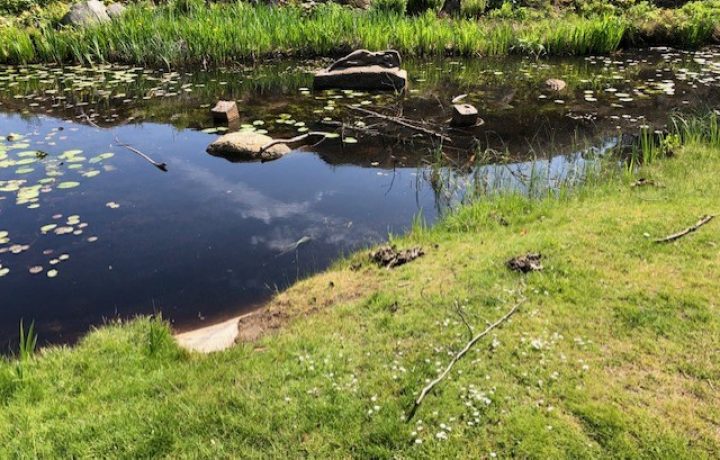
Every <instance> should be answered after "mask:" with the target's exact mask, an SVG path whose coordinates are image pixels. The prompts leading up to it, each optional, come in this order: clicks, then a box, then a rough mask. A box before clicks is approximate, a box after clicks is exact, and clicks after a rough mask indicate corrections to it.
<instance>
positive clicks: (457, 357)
mask: <svg viewBox="0 0 720 460" xmlns="http://www.w3.org/2000/svg"><path fill="white" fill-rule="evenodd" d="M523 302H525V298H524V297H523V298H521V299H520V301H519V302H518V303H516V304H515V305H514V306H513V307H512V308H511V309H510V311H508V312H507V313H505V314H504V315H503V316H502V317H501V318H500V319H499V320H497V321H495V322H494V323H492V324H491V325H489V326H488V327H487V328H486V329H485V330H484V331H482V332H481V333H479V334H478V335H476V336H475V337H473V338H472V339H471V340H470V341H469V342H468V343H467V344H466V345H465V347H463V349H462V350H460V351H459V352H458V353H457V354H456V355H455V356H454V357H453V359H452V360H450V364H448V366H447V367H446V368H445V370H444V371H443V373H442V374H440V375H439V376H438V377H437V378H436V379H435V380H433V381H432V382H430V383H429V384H428V385H427V386H426V387H425V388H423V389H422V391H421V392H420V396H418V398H417V399H416V400H415V403H414V404H413V406H412V407H411V408H410V411H409V412H408V414H407V417H406V418H405V421H407V422H409V421H410V420H412V418H413V417H414V416H415V412H416V411H417V409H418V407H420V404H422V402H423V400H424V399H425V397H426V396H427V395H428V394H429V393H430V392H431V391H432V389H433V388H435V385H437V384H438V383H440V382H441V381H442V380H443V379H444V378H445V377H447V375H448V374H449V373H450V371H451V370H452V368H453V366H454V365H455V363H457V362H458V361H459V360H460V358H462V357H463V356H465V354H466V353H467V352H468V351H470V349H471V348H472V347H473V346H474V345H475V344H476V343H477V342H478V341H479V340H480V339H482V338H483V337H485V336H486V335H487V334H488V333H489V332H490V331H492V330H493V329H495V328H496V327H498V326H500V325H501V324H502V323H504V322H505V321H507V320H508V318H510V317H511V316H512V315H514V314H515V312H516V311H517V310H518V308H520V305H522V303H523Z"/></svg>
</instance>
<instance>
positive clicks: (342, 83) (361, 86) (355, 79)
mask: <svg viewBox="0 0 720 460" xmlns="http://www.w3.org/2000/svg"><path fill="white" fill-rule="evenodd" d="M406 84H407V72H406V71H404V70H400V69H397V68H396V69H390V68H387V67H380V66H378V65H372V66H367V67H348V68H345V69H338V70H321V71H320V72H318V73H316V74H315V80H314V83H313V86H314V87H315V89H331V88H336V89H357V90H370V89H379V90H390V91H401V90H403V89H404V88H405V85H406Z"/></svg>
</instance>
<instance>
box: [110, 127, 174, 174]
mask: <svg viewBox="0 0 720 460" xmlns="http://www.w3.org/2000/svg"><path fill="white" fill-rule="evenodd" d="M115 145H118V146H120V147H125V148H126V149H128V150H130V151H131V152H132V153H134V154H136V155H138V156H140V157H141V158H142V159H144V160H145V161H147V162H148V163H150V164H151V165H153V166H155V167H156V168H157V169H159V170H161V171H165V172H167V164H165V163H160V162H157V161H155V160H153V159H152V158H150V157H149V156H147V155H145V154H144V153H142V152H141V151H140V150H138V149H136V148H135V147H133V146H131V145H129V144H125V143H123V142H120V139H118V137H117V136H115Z"/></svg>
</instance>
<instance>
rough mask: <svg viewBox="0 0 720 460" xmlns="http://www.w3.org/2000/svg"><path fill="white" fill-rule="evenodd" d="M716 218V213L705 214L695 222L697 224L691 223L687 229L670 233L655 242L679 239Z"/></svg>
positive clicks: (668, 241)
mask: <svg viewBox="0 0 720 460" xmlns="http://www.w3.org/2000/svg"><path fill="white" fill-rule="evenodd" d="M714 218H715V215H713V214H708V215H707V216H703V217H701V218H700V220H699V221H697V222H696V223H695V225H691V226H690V227H688V228H686V229H685V230H681V231H679V232H677V233H673V234H672V235H668V236H666V237H665V238H660V239H657V240H655V242H656V243H670V242H672V241H675V240H679V239H680V238H682V237H683V236H685V235H687V234H689V233H692V232H694V231H696V230H697V229H699V228H700V227H702V226H703V225H705V224H707V223H708V222H710V221H711V220H713V219H714Z"/></svg>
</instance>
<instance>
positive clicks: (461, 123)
mask: <svg viewBox="0 0 720 460" xmlns="http://www.w3.org/2000/svg"><path fill="white" fill-rule="evenodd" d="M477 122H478V111H477V109H476V108H475V107H474V106H472V105H470V104H455V105H453V113H452V120H451V121H450V124H451V125H453V126H457V127H468V126H475V125H476V124H477Z"/></svg>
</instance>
